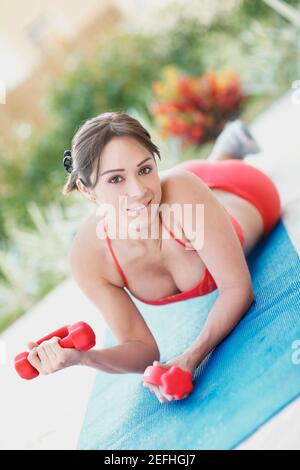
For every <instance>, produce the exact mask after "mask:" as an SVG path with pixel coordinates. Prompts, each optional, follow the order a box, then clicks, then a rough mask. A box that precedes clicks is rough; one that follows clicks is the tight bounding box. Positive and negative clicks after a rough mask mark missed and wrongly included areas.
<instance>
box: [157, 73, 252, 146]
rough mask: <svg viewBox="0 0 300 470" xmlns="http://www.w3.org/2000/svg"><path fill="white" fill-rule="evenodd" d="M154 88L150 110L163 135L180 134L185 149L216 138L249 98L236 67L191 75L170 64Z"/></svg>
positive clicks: (178, 135)
mask: <svg viewBox="0 0 300 470" xmlns="http://www.w3.org/2000/svg"><path fill="white" fill-rule="evenodd" d="M153 91H154V95H155V101H154V103H153V104H152V106H151V113H152V115H153V116H154V117H155V119H156V122H157V124H158V126H159V127H160V133H161V135H162V136H163V137H169V136H177V137H180V139H181V142H182V148H183V149H184V148H186V147H188V146H189V145H190V144H191V143H193V144H196V145H201V144H203V143H205V142H207V141H209V140H212V139H214V138H216V137H217V135H218V134H219V133H220V132H221V130H222V129H223V127H224V125H225V123H226V122H227V121H228V120H229V119H230V118H232V117H234V116H236V115H238V114H239V113H240V112H241V110H242V105H243V104H244V102H245V101H246V99H247V96H246V95H245V94H244V92H243V90H242V85H241V82H240V79H239V77H238V75H237V74H236V73H235V72H234V71H233V70H224V71H220V72H214V71H208V72H205V73H203V74H202V75H201V76H199V77H188V76H187V75H184V74H181V73H180V71H179V70H178V69H177V68H176V67H174V66H172V65H170V66H167V67H165V68H164V69H163V79H162V80H160V81H155V82H154V83H153Z"/></svg>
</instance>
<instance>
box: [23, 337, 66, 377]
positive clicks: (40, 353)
mask: <svg viewBox="0 0 300 470" xmlns="http://www.w3.org/2000/svg"><path fill="white" fill-rule="evenodd" d="M59 339H60V338H57V337H53V338H51V339H50V340H47V341H43V343H42V344H40V345H36V346H34V347H33V348H32V349H31V351H30V352H29V355H28V358H27V359H28V361H29V362H30V363H31V364H32V365H33V367H35V368H36V369H37V370H38V372H40V373H41V374H50V373H52V372H55V371H56V370H57V369H58V365H59V364H60V363H61V358H60V356H59V355H60V354H61V351H62V350H63V348H61V346H60V345H59V344H58V341H59ZM32 344H36V343H30V345H32Z"/></svg>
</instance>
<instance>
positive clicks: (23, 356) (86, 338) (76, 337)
mask: <svg viewBox="0 0 300 470" xmlns="http://www.w3.org/2000/svg"><path fill="white" fill-rule="evenodd" d="M53 336H58V337H59V338H61V339H60V340H59V341H58V344H60V346H61V347H62V348H74V349H78V351H88V350H89V349H91V348H92V347H94V346H95V344H96V337H95V333H94V331H93V330H92V328H91V327H90V326H89V325H88V324H87V323H85V322H83V321H79V322H77V323H74V325H67V326H63V327H61V328H59V329H58V330H55V331H53V332H52V333H50V334H49V335H47V336H45V337H44V338H41V339H39V340H38V341H36V343H37V344H41V343H43V342H44V341H47V340H49V339H51V338H53ZM28 354H29V353H28V352H26V351H25V352H22V353H20V354H18V355H17V356H16V357H15V369H16V371H17V373H18V374H19V375H20V377H22V379H26V380H31V379H34V378H35V377H37V376H38V375H39V372H38V371H37V370H36V369H35V367H33V366H32V365H31V364H30V362H29V361H28V359H27V357H28Z"/></svg>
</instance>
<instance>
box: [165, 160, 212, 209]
mask: <svg viewBox="0 0 300 470" xmlns="http://www.w3.org/2000/svg"><path fill="white" fill-rule="evenodd" d="M161 182H162V190H163V191H162V193H163V201H162V202H164V203H166V204H173V203H181V202H182V203H184V202H188V201H186V200H185V199H186V195H188V194H190V192H191V190H196V191H197V193H198V195H200V196H201V193H202V194H203V195H205V193H206V192H207V191H208V192H211V190H210V189H209V188H208V186H207V185H206V184H205V183H204V182H203V181H202V180H201V179H200V178H198V176H196V175H194V174H193V173H191V172H189V171H187V170H184V169H181V168H177V167H174V168H172V169H170V170H167V171H166V173H164V174H163V177H162V179H161Z"/></svg>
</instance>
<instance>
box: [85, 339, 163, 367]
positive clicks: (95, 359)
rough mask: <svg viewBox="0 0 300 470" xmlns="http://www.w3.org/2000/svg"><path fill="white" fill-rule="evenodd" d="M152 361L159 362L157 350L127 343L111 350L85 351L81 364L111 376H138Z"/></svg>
mask: <svg viewBox="0 0 300 470" xmlns="http://www.w3.org/2000/svg"><path fill="white" fill-rule="evenodd" d="M153 361H159V351H158V350H156V349H155V348H152V347H150V346H149V345H147V344H145V343H143V342H142V341H128V342H127V343H122V344H118V345H116V346H113V347H111V348H105V349H91V350H89V351H86V352H85V353H84V354H83V356H82V361H81V364H82V365H86V366H89V367H93V368H95V369H98V370H102V371H104V372H109V373H112V374H126V373H136V374H138V373H143V372H144V371H145V369H146V367H147V366H149V365H151V364H152V363H153Z"/></svg>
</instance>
